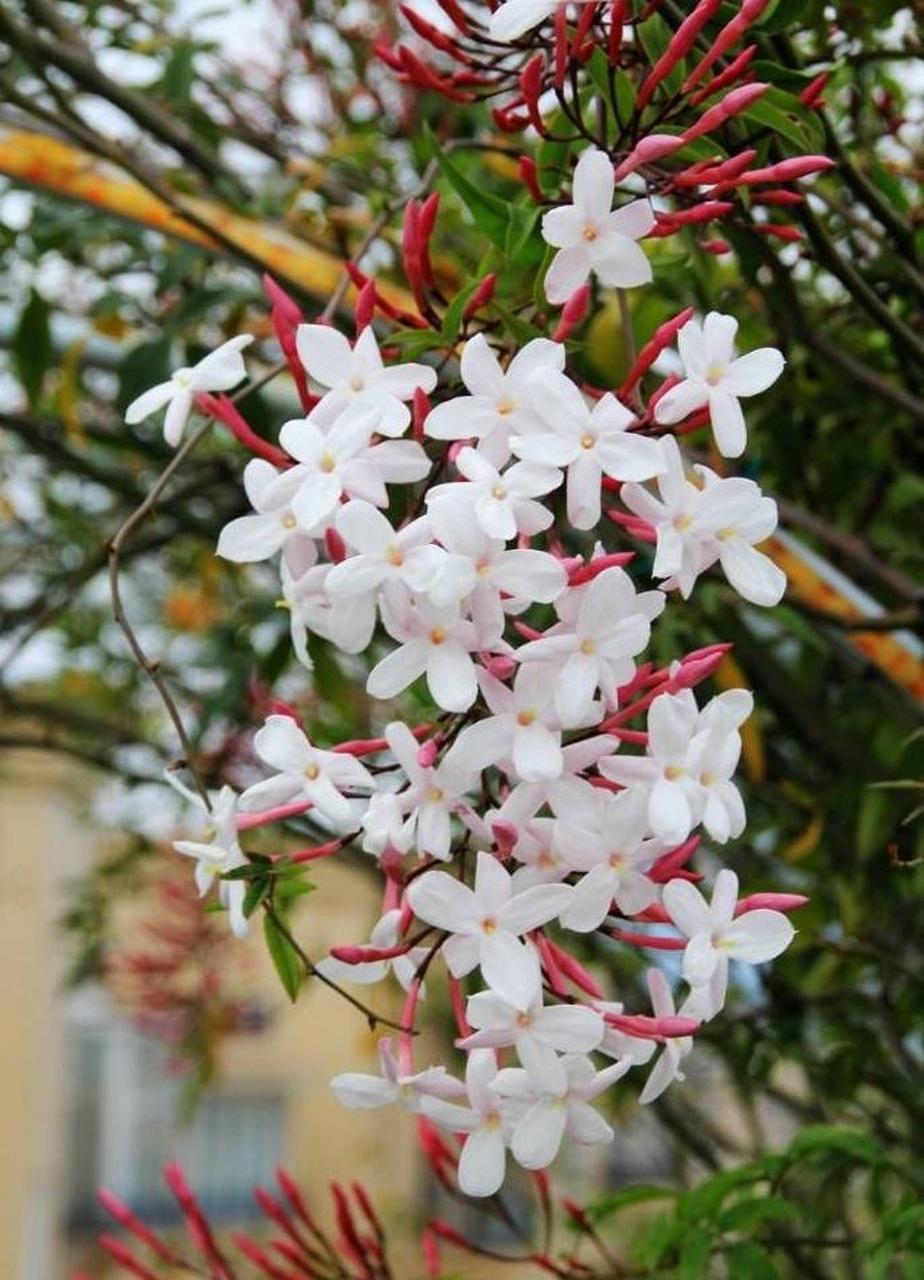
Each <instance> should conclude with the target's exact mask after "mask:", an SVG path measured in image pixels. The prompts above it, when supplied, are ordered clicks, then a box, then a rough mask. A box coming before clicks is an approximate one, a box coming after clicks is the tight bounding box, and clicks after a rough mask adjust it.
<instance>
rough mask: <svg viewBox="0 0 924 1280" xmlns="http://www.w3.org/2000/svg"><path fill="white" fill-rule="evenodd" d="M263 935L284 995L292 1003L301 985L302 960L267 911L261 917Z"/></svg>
mask: <svg viewBox="0 0 924 1280" xmlns="http://www.w3.org/2000/svg"><path fill="white" fill-rule="evenodd" d="M263 936H264V937H265V939H266V947H267V950H268V951H269V953H270V959H271V960H272V962H273V964H274V965H275V967H276V972H277V973H278V974H279V981H280V982H281V983H282V985H283V988H284V990H285V992H286V995H287V996H288V997H289V999H290V1000H291V1001H292V1002H293V1003H294V1002H295V1000H296V998H297V996H298V990H299V987H300V986H301V985H302V962H301V960H300V959H299V957H298V952H297V951H296V950H295V948H294V947H293V946H292V943H291V942H290V941H289V939H288V938H287V937H286V935H285V934H284V933H283V932H282V930H281V929H280V928H279V926H278V925H277V923H276V921H275V919H274V918H273V917H272V916H271V915H270V913H269V912H268V911H267V913H266V914H265V915H264V917H263Z"/></svg>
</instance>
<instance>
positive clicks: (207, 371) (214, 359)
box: [190, 333, 253, 391]
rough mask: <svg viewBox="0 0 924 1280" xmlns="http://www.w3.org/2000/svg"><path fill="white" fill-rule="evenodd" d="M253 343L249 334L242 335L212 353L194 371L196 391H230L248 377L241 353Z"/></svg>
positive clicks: (224, 343) (193, 381)
mask: <svg viewBox="0 0 924 1280" xmlns="http://www.w3.org/2000/svg"><path fill="white" fill-rule="evenodd" d="M251 342H253V337H252V336H251V335H250V334H249V333H241V334H239V335H238V336H237V337H236V338H231V339H230V340H229V341H228V342H223V343H222V344H221V346H220V347H216V349H215V350H214V351H210V352H209V354H208V355H207V356H205V357H204V358H203V359H202V360H200V361H199V363H198V364H197V365H195V366H194V367H193V369H192V373H191V375H190V384H191V387H192V390H194V391H230V390H231V388H232V387H236V386H237V384H238V383H239V382H240V381H241V380H242V379H243V378H244V377H245V376H246V374H247V369H246V367H245V365H244V361H243V358H242V356H241V352H242V351H243V349H244V348H245V347H247V346H249V345H250V344H251Z"/></svg>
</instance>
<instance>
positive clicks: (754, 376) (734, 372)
mask: <svg viewBox="0 0 924 1280" xmlns="http://www.w3.org/2000/svg"><path fill="white" fill-rule="evenodd" d="M785 364H786V361H785V360H784V359H783V356H782V354H781V353H780V352H779V351H777V349H776V347H759V348H758V349H757V350H756V351H749V352H748V354H747V355H746V356H739V357H738V359H737V360H733V361H732V363H731V366H730V367H729V369H728V372H727V373H726V374H725V377H724V379H723V385H724V386H725V388H726V389H727V390H728V391H730V392H731V393H732V395H733V396H756V395H759V394H760V392H761V391H766V390H767V388H768V387H772V386H773V384H774V382H776V380H777V378H778V377H779V376H780V374H781V373H782V372H783V366H784V365H785Z"/></svg>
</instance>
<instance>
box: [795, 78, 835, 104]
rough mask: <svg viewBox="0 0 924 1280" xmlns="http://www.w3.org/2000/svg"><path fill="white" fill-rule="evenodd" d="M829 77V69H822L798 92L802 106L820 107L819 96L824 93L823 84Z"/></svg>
mask: <svg viewBox="0 0 924 1280" xmlns="http://www.w3.org/2000/svg"><path fill="white" fill-rule="evenodd" d="M830 79H831V72H830V71H822V72H821V74H820V75H817V76H816V77H815V79H814V80H813V81H812V82H811V84H807V85H806V86H805V88H804V89H803V90H802V92H801V93H800V94H799V101H800V102H801V103H802V105H803V106H804V107H820V106H821V105H822V104H821V102H820V98H821V95H822V93H824V89H825V85H826V84H827V83H828V81H829V80H830Z"/></svg>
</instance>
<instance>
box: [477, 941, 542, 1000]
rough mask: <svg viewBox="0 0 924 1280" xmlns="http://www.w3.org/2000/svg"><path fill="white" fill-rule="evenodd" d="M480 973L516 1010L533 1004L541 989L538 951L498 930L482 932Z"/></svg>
mask: <svg viewBox="0 0 924 1280" xmlns="http://www.w3.org/2000/svg"><path fill="white" fill-rule="evenodd" d="M479 959H480V963H481V974H482V977H483V978H484V980H485V982H486V983H487V984H488V986H489V987H491V989H492V990H493V991H496V992H497V994H498V995H499V996H503V998H504V999H505V1000H509V1001H510V1003H511V1004H512V1005H514V1006H515V1007H516V1008H517V1009H521V1010H525V1009H528V1008H529V1007H530V1005H531V1004H532V1003H533V1001H534V1000H535V998H536V995H537V994H538V992H539V991H540V989H541V973H540V969H539V961H538V959H537V957H536V953H535V951H533V949H532V948H531V947H528V946H526V944H525V943H522V942H519V941H517V939H516V938H514V937H513V935H512V934H509V933H506V932H504V931H503V930H501V929H498V930H497V931H496V932H495V933H490V934H483V935H482V937H481V939H480V945H479Z"/></svg>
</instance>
